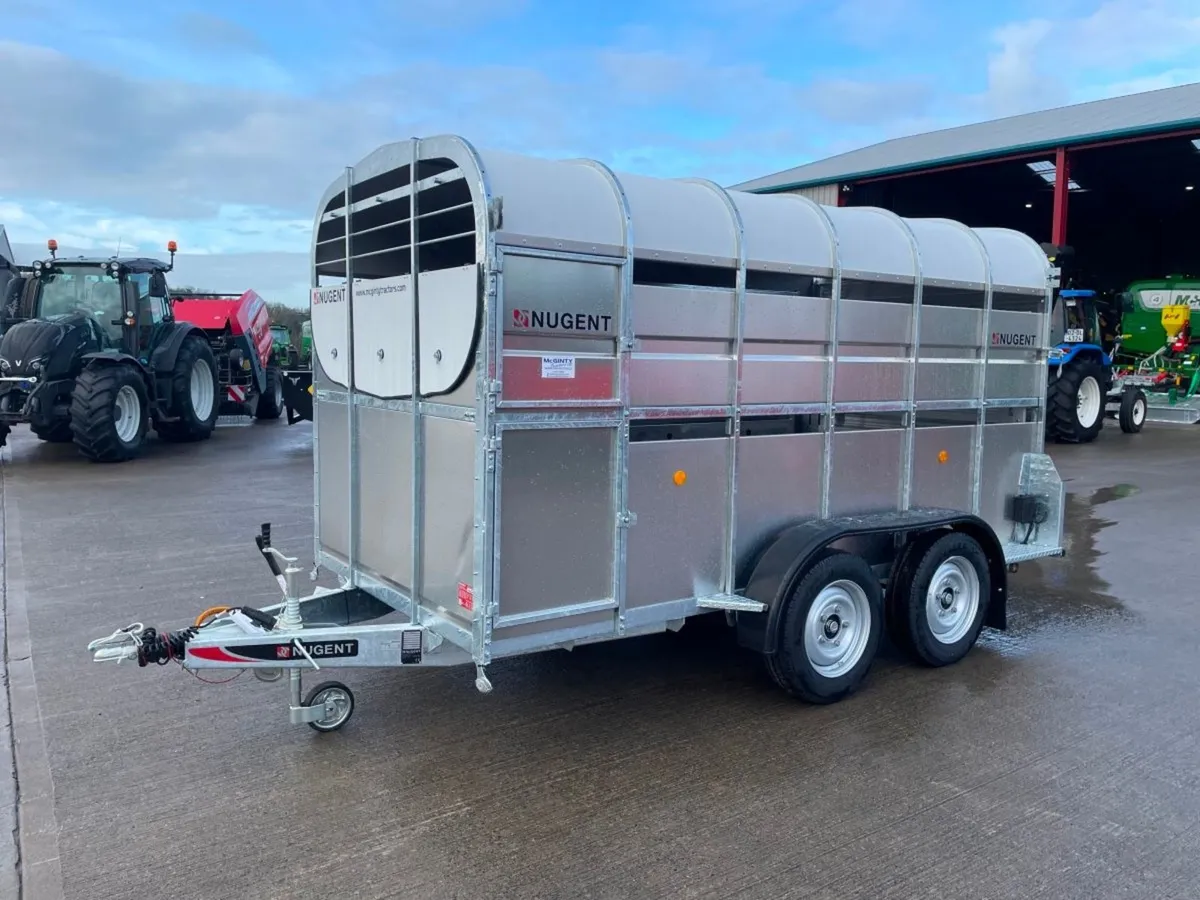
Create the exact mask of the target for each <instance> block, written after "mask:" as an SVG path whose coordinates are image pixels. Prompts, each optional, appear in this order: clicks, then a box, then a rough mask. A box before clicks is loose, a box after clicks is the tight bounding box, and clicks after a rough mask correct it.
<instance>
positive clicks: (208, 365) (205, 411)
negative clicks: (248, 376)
mask: <svg viewBox="0 0 1200 900" xmlns="http://www.w3.org/2000/svg"><path fill="white" fill-rule="evenodd" d="M219 390H220V384H219V383H218V381H217V359H216V357H215V356H214V355H213V352H212V347H211V346H209V343H208V341H206V340H205V339H204V338H202V337H200V336H199V335H189V336H188V337H187V338H185V339H184V342H183V345H182V346H181V347H180V348H179V353H178V355H177V356H176V357H175V368H174V369H173V370H172V372H171V387H170V391H171V395H170V399H171V415H173V416H178V417H179V421H177V422H159V423H158V424H156V425H155V426H154V430H155V431H157V432H158V436H159V437H160V438H162V439H163V440H164V441H172V442H176V443H181V442H184V441H203V440H205V439H207V438H209V437H212V433H213V429H214V428H216V426H217V414H218V412H219V410H218V408H217V392H218V391H219Z"/></svg>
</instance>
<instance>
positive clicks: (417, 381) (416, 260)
mask: <svg viewBox="0 0 1200 900" xmlns="http://www.w3.org/2000/svg"><path fill="white" fill-rule="evenodd" d="M420 143H421V141H420V138H415V137H414V138H413V139H412V154H411V156H410V163H409V173H408V176H409V190H408V258H409V272H410V278H411V284H412V289H411V290H410V291H409V296H410V297H411V298H412V318H411V327H412V340H411V342H410V347H411V348H412V357H411V359H410V361H409V362H410V365H411V372H412V384H411V385H410V387H411V389H412V414H413V419H412V541H411V544H412V568H411V570H410V571H411V572H412V585H411V586H410V589H409V593H410V594H411V606H410V609H409V612H410V615H411V618H412V622H413V624H419V623H420V621H421V598H422V596H423V595H424V592H425V577H424V576H425V572H424V567H423V563H424V559H425V556H424V545H425V542H424V540H423V536H424V533H425V418H424V415H423V413H422V410H421V288H420V283H421V273H420V261H421V258H420V253H419V252H418V247H417V242H418V240H419V236H418V230H419V227H420V225H419V223H418V221H417V211H418V201H417V182H418V178H417V174H418V173H417V162H418V160H419V159H420V153H419V149H420Z"/></svg>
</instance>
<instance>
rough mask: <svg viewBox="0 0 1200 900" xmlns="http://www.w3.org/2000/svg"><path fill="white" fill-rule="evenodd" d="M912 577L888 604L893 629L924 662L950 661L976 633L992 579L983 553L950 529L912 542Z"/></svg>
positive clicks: (956, 658) (968, 646)
mask: <svg viewBox="0 0 1200 900" xmlns="http://www.w3.org/2000/svg"><path fill="white" fill-rule="evenodd" d="M917 554H918V555H917V558H916V560H915V565H914V566H912V567H911V568H909V569H908V570H907V571H908V572H911V573H912V580H911V581H909V582H908V584H907V585H904V584H900V585H897V589H898V590H899V591H901V592H903V593H902V594H901V595H900V596H899V597H897V598H896V602H895V603H894V604H893V606H892V613H893V615H894V616H895V617H896V618H895V619H894V620H893V623H892V625H893V628H892V631H893V634H895V635H896V636H897V637H898V638H899V643H901V644H902V645H903V646H904V649H906V650H907V651H908V652H909V653H910V654H911V655H912V656H913V657H914V658H915V659H917V660H918V661H919V662H921V663H924V664H925V665H927V666H935V667H936V666H947V665H950V664H951V663H956V662H958V661H959V660H960V659H962V658H963V657H964V656H966V655H967V653H968V652H969V651H970V649H971V647H973V646H974V645H975V642H976V641H977V640H978V639H979V632H980V631H982V630H983V622H984V619H985V618H986V617H987V607H988V600H989V598H990V597H991V591H992V582H991V576H990V574H989V570H988V561H987V556H986V555H985V554H984V552H983V548H982V547H980V546H979V542H978V541H976V540H975V539H974V538H972V537H971V536H970V535H966V534H961V533H959V532H951V533H949V534H946V535H943V536H942V537H940V538H938V539H937V540H935V541H933V542H932V543H930V544H928V545H927V546H925V547H924V548H923V551H922V548H918V550H917Z"/></svg>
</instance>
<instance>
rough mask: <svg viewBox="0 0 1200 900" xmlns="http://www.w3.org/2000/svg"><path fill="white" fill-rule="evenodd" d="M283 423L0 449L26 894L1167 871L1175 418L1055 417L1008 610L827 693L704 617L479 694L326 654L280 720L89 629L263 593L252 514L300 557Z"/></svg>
mask: <svg viewBox="0 0 1200 900" xmlns="http://www.w3.org/2000/svg"><path fill="white" fill-rule="evenodd" d="M310 442H311V430H310V428H309V426H308V425H298V426H293V427H291V428H289V427H287V426H286V425H284V424H283V423H282V422H280V423H273V424H270V425H255V426H251V427H228V428H221V429H220V430H219V431H218V433H217V434H216V435H215V437H214V439H213V440H211V441H209V442H206V443H203V444H199V445H192V446H168V445H161V444H158V443H157V442H152V443H151V445H150V446H149V448H148V452H147V454H146V456H145V457H144V458H143V459H141V460H139V461H136V462H133V463H129V464H124V465H117V466H97V465H92V464H89V463H87V462H85V461H84V460H83V459H81V458H80V457H78V456H77V455H76V454H75V452H74V449H73V448H72V447H71V446H69V445H68V446H66V447H62V446H49V445H41V444H39V443H38V442H37V441H35V440H33V439H32V438H31V437H30V436H29V435H28V434H26V433H25V432H24V431H22V432H20V433H18V434H16V435H14V437H13V439H12V440H11V442H10V448H8V449H6V450H5V451H4V461H3V466H2V471H3V509H4V518H3V523H4V534H5V551H6V552H5V565H4V572H5V587H6V591H5V604H6V616H5V623H6V628H7V642H8V657H7V659H8V669H9V675H10V684H9V694H10V696H11V701H12V702H11V721H12V724H13V728H12V734H14V735H15V738H16V749H17V763H18V765H17V771H18V780H19V783H18V785H17V789H18V791H19V794H18V796H19V803H20V820H19V839H20V845H21V851H22V857H21V859H22V866H21V876H22V879H23V895H22V896H23V898H24V900H44V898H56V897H67V898H72V900H74V898H80V900H83V898H87V900H109V898H113V900H116V898H120V900H130V898H137V897H168V896H169V897H171V898H172V900H224V898H230V900H233V898H236V900H255V898H286V900H302V898H319V900H327V898H339V900H340V898H346V900H350V898H363V900H367V898H376V897H379V898H383V897H393V898H421V900H449V898H470V900H481V898H493V897H497V898H499V897H513V898H521V900H532V898H636V900H656V898H672V900H681V898H728V897H735V898H739V900H751V898H783V897H788V898H800V897H836V898H840V900H846V898H853V897H862V898H871V900H885V898H905V900H911V898H924V897H928V898H937V900H969V898H982V897H989V898H1022V900H1032V898H1038V897H1045V898H1055V900H1066V898H1087V900H1098V898H1117V897H1121V898H1125V897H1146V898H1155V900H1167V898H1174V897H1179V898H1183V897H1195V896H1196V893H1197V888H1196V885H1197V884H1200V828H1198V827H1197V826H1200V656H1198V654H1197V649H1198V648H1200V628H1198V625H1200V588H1198V584H1200V582H1197V580H1196V577H1197V576H1196V571H1197V569H1196V565H1195V560H1194V557H1193V554H1194V553H1195V550H1194V549H1193V545H1194V541H1193V538H1192V535H1193V534H1194V533H1195V529H1196V527H1197V526H1196V524H1195V510H1196V509H1198V508H1200V485H1198V483H1197V481H1196V479H1195V477H1194V472H1195V461H1196V459H1197V458H1198V456H1197V450H1198V449H1200V428H1197V429H1186V428H1171V427H1159V428H1154V427H1150V428H1148V429H1147V430H1146V431H1145V432H1144V433H1143V434H1141V435H1136V436H1129V435H1123V434H1121V433H1120V431H1119V430H1118V429H1117V428H1116V427H1111V428H1106V429H1105V431H1104V433H1103V434H1102V435H1101V438H1100V440H1099V441H1098V443H1096V444H1094V445H1091V446H1086V447H1067V448H1062V447H1056V448H1054V449H1053V451H1052V452H1053V453H1054V456H1055V458H1056V460H1057V461H1058V464H1059V467H1060V470H1061V472H1062V474H1063V477H1064V478H1066V479H1068V480H1069V483H1068V487H1069V489H1070V490H1071V491H1072V495H1071V502H1070V507H1069V517H1070V521H1071V524H1070V538H1069V556H1068V558H1067V559H1065V560H1054V561H1049V562H1046V563H1044V564H1031V565H1026V566H1023V567H1022V569H1021V571H1020V572H1019V573H1018V574H1017V575H1016V576H1014V580H1013V593H1014V596H1013V599H1012V603H1011V606H1010V610H1011V613H1010V621H1011V629H1010V630H1009V631H1008V632H1007V633H1004V634H997V633H995V632H985V636H984V638H983V639H982V641H981V643H980V645H979V647H978V648H977V649H976V650H975V651H974V652H973V653H972V654H971V655H970V656H969V657H968V658H967V659H966V660H965V661H964V662H962V663H961V664H959V665H957V666H954V667H951V668H948V669H943V670H939V671H929V670H923V669H918V668H915V667H913V666H910V665H908V664H906V663H903V662H901V661H899V660H898V659H897V658H895V657H894V656H893V655H892V654H891V653H890V651H889V652H888V654H887V655H886V657H885V658H883V659H881V661H880V662H879V663H878V664H877V666H876V668H875V670H874V671H873V674H872V676H871V677H870V679H869V681H868V683H867V684H866V686H865V688H864V689H863V690H862V692H861V693H859V694H858V695H857V696H856V697H854V698H852V699H851V700H849V701H847V702H845V703H842V704H839V705H835V706H831V707H826V708H814V707H808V706H804V705H801V704H798V703H796V702H793V701H790V700H788V699H787V698H786V697H784V696H783V695H782V693H781V692H779V691H778V690H777V689H776V688H774V686H773V685H772V684H771V683H770V681H769V679H768V678H767V677H766V676H765V674H763V672H762V671H761V669H760V666H759V664H758V661H757V660H756V659H755V658H753V657H752V656H750V655H748V654H745V653H741V652H738V651H736V649H735V648H734V647H733V643H732V634H731V633H729V632H728V631H726V630H725V629H723V628H721V627H720V618H719V617H718V618H717V620H716V621H715V622H713V623H712V627H710V624H709V623H708V622H703V623H697V624H692V625H688V626H687V627H685V628H684V629H683V631H682V632H680V633H679V634H675V635H663V636H655V637H651V638H644V639H636V640H632V641H626V642H621V643H616V644H611V645H606V646H594V647H588V648H582V649H579V650H576V651H574V652H572V653H566V652H555V653H552V654H546V655H541V656H538V657H532V658H525V659H520V660H514V661H508V662H502V663H499V664H496V665H494V666H493V667H492V668H491V669H490V675H491V678H492V681H493V683H494V685H495V690H494V691H493V692H492V693H491V694H490V695H487V696H484V695H481V694H479V693H478V692H477V691H476V690H475V688H474V685H473V680H474V675H473V672H472V671H469V670H466V669H460V670H455V669H451V670H437V669H431V670H419V671H406V672H401V671H394V670H391V671H369V670H368V671H363V670H343V671H348V673H349V674H348V677H345V680H346V681H347V682H348V683H349V684H350V685H351V686H352V687H353V688H354V690H355V693H356V697H357V701H358V709H357V712H356V713H355V717H354V719H353V721H352V722H351V723H350V724H349V725H348V726H347V727H346V729H345V730H344V731H343V732H341V733H337V734H332V735H318V734H316V733H314V732H313V731H311V730H310V729H308V728H306V727H303V726H299V727H296V726H292V725H290V724H289V723H288V721H287V708H286V696H287V689H286V686H285V684H284V683H282V682H281V683H276V684H273V685H265V684H260V683H259V682H257V681H256V680H254V679H253V678H251V677H250V676H249V675H248V674H247V675H245V676H243V677H241V678H238V679H237V680H236V681H234V682H233V683H231V684H226V685H208V684H203V683H201V682H200V681H198V680H197V679H196V678H194V677H192V676H191V675H188V674H186V673H184V672H183V671H181V670H180V669H179V668H178V667H176V666H168V667H164V668H161V669H160V668H147V669H139V668H137V667H136V665H122V666H120V667H116V666H111V665H106V666H101V665H96V664H94V663H92V662H91V660H90V657H89V655H88V654H87V652H86V651H85V645H86V644H87V642H88V641H89V640H92V639H94V638H97V637H101V636H103V635H106V634H108V633H109V632H110V631H112V630H113V629H114V628H115V627H118V626H124V625H126V624H128V623H130V622H132V621H142V622H144V623H146V624H148V625H155V626H165V627H168V628H176V627H181V626H183V625H185V624H189V623H190V622H191V620H192V619H193V618H194V617H195V615H196V614H197V613H198V612H200V611H201V610H202V609H204V608H205V607H208V606H211V605H214V604H217V603H224V602H229V601H233V602H237V603H249V604H263V603H269V602H273V601H274V600H275V599H276V598H277V596H278V594H277V588H276V585H275V583H274V581H273V580H272V579H271V577H270V574H269V572H268V570H267V567H266V566H265V565H264V563H263V561H262V559H261V557H260V556H259V555H258V553H257V551H256V550H255V547H254V543H253V537H254V534H255V533H256V531H257V528H258V526H259V524H260V523H261V522H265V521H268V520H269V521H270V522H272V524H273V526H274V539H275V543H276V544H277V545H278V546H280V547H281V548H282V549H284V550H285V551H290V552H299V553H300V554H302V556H303V559H304V560H305V561H306V562H307V560H309V559H310V558H311V547H312V539H311V528H312V468H311V456H310V448H311V443H310ZM221 674H223V673H221ZM337 677H344V676H343V675H342V674H340V673H339V675H338V676H337ZM309 683H310V684H315V681H313V680H312V679H311V677H310V678H309ZM0 703H2V701H0ZM9 718H10V717H9V716H8V715H4V714H3V709H2V708H0V826H3V827H0V897H5V898H8V897H10V896H13V894H11V893H9V892H8V891H10V890H11V889H12V885H13V882H12V881H11V877H12V868H11V866H12V862H13V860H12V856H13V852H12V847H11V841H9V840H8V836H9V831H10V828H11V824H12V822H11V816H10V809H11V806H12V793H13V791H12V785H11V784H10V783H9V782H8V779H6V778H5V777H4V775H5V772H6V770H7V769H8V768H10V766H9V765H8V764H7V763H5V762H4V761H3V759H4V755H5V754H6V753H7V752H8V748H9V745H10V741H9V734H10V732H9V731H8V730H7V724H8V722H7V721H6V720H8V719H9ZM6 816H8V817H9V818H7V819H6V818H5V817H6ZM5 822H7V823H8V824H7V825H5ZM6 878H7V879H9V880H8V881H7V882H6V880H5V879H6Z"/></svg>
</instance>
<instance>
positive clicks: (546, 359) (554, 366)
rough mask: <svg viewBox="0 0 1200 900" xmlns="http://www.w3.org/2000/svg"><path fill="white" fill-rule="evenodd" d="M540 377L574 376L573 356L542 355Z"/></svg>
mask: <svg viewBox="0 0 1200 900" xmlns="http://www.w3.org/2000/svg"><path fill="white" fill-rule="evenodd" d="M542 377H543V378H574V377H575V357H574V356H543V357H542Z"/></svg>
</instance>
